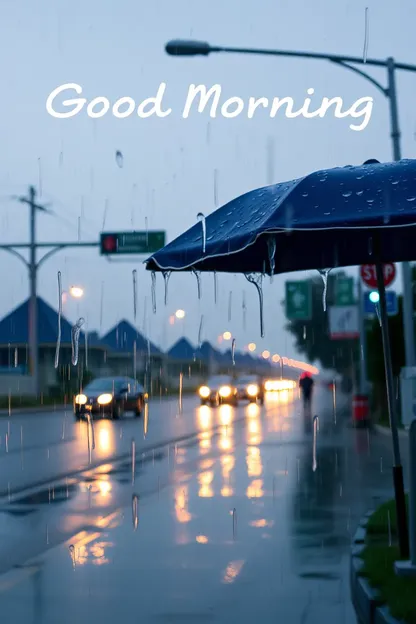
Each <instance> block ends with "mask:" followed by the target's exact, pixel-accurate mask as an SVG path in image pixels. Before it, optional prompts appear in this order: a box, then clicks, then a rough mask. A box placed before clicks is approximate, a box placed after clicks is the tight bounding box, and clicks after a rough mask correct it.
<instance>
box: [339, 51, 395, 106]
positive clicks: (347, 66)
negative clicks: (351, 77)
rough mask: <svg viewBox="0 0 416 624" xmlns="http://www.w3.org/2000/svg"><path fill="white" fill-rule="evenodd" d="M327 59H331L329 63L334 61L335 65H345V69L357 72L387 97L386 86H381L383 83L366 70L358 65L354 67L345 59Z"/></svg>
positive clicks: (387, 90)
mask: <svg viewBox="0 0 416 624" xmlns="http://www.w3.org/2000/svg"><path fill="white" fill-rule="evenodd" d="M329 60H330V61H331V63H335V64H336V65H341V66H342V67H345V68H346V69H350V70H351V71H353V72H355V73H356V74H359V75H360V76H362V77H363V78H366V79H367V80H368V81H369V82H371V83H372V84H373V85H374V86H375V87H377V89H379V90H380V91H381V92H382V93H383V95H385V96H386V97H389V89H388V88H386V87H383V85H382V84H381V83H380V82H378V81H377V80H376V79H375V78H373V77H372V76H370V75H369V74H367V72H364V71H362V70H361V69H359V68H358V67H354V65H350V64H349V63H346V62H345V61H338V60H334V59H329Z"/></svg>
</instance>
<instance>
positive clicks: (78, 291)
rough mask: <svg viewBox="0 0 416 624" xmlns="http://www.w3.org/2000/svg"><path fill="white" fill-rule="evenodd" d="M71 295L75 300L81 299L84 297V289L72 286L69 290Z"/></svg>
mask: <svg viewBox="0 0 416 624" xmlns="http://www.w3.org/2000/svg"><path fill="white" fill-rule="evenodd" d="M69 294H70V295H71V296H72V297H75V299H80V298H81V297H83V295H84V289H83V288H81V287H80V286H71V288H70V289H69Z"/></svg>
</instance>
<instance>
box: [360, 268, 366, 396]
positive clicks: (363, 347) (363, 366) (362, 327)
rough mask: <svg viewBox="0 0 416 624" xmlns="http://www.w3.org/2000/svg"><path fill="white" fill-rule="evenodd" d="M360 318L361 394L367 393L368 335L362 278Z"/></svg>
mask: <svg viewBox="0 0 416 624" xmlns="http://www.w3.org/2000/svg"><path fill="white" fill-rule="evenodd" d="M358 318H359V331H360V347H361V352H360V394H361V396H365V395H366V393H367V335H366V331H365V316H364V300H363V289H362V286H361V280H360V278H358Z"/></svg>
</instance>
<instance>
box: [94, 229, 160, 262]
mask: <svg viewBox="0 0 416 624" xmlns="http://www.w3.org/2000/svg"><path fill="white" fill-rule="evenodd" d="M165 240H166V232H163V231H155V230H152V231H148V232H132V231H130V232H101V236H100V253H101V255H104V256H109V255H113V254H114V255H117V254H147V253H154V252H155V251H158V250H159V249H161V248H162V247H164V246H165Z"/></svg>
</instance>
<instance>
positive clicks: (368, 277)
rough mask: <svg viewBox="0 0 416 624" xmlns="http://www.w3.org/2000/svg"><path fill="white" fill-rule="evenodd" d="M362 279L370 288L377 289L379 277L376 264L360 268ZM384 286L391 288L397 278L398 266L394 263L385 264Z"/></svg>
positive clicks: (364, 265)
mask: <svg viewBox="0 0 416 624" xmlns="http://www.w3.org/2000/svg"><path fill="white" fill-rule="evenodd" d="M360 275H361V279H362V281H363V282H364V284H365V285H366V286H368V287H369V288H377V275H376V266H375V264H363V266H362V267H361V268H360ZM383 276H384V286H385V287H386V288H387V287H388V286H390V285H391V284H392V283H393V282H394V280H395V278H396V265H395V264H393V263H392V262H389V263H387V264H383Z"/></svg>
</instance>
